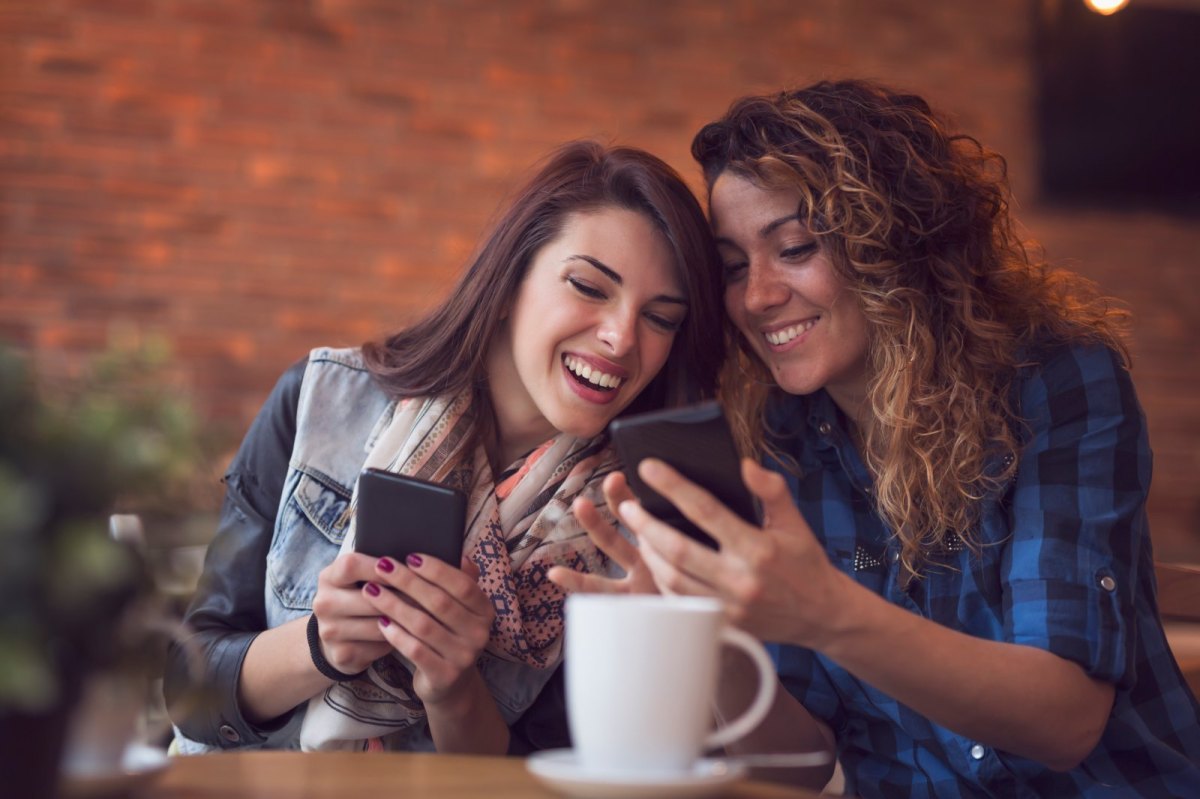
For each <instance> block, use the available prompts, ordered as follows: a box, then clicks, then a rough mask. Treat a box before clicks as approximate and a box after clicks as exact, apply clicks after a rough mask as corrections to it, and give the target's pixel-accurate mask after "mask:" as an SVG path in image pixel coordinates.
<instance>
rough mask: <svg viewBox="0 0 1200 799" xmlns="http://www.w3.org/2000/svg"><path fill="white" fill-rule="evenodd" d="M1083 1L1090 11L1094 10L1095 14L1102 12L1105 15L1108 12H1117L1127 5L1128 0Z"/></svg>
mask: <svg viewBox="0 0 1200 799" xmlns="http://www.w3.org/2000/svg"><path fill="white" fill-rule="evenodd" d="M1083 2H1084V4H1086V5H1087V7H1088V8H1090V9H1091V10H1092V11H1095V12H1096V13H1097V14H1103V15H1104V16H1106V17H1107V16H1108V15H1109V14H1115V13H1117V12H1118V11H1120V10H1121V9H1122V8H1124V7H1125V6H1127V5H1129V0H1083Z"/></svg>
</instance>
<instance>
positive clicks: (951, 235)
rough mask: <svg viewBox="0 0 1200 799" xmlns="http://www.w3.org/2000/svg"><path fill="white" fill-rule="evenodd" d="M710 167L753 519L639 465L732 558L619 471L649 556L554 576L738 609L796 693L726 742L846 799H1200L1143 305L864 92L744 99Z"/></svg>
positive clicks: (892, 106)
mask: <svg viewBox="0 0 1200 799" xmlns="http://www.w3.org/2000/svg"><path fill="white" fill-rule="evenodd" d="M692 153H693V155H694V156H695V157H696V159H697V160H698V161H699V162H700V164H701V166H702V167H703V170H704V175H705V179H706V181H707V184H708V188H709V203H710V212H711V213H710V217H711V219H710V221H711V223H712V225H713V229H714V232H715V234H716V237H717V242H718V246H719V249H720V250H721V252H722V256H723V260H724V263H725V279H726V286H725V304H726V310H727V312H728V314H729V317H730V319H731V320H732V322H733V327H734V328H736V333H735V334H734V335H735V338H736V348H737V355H736V357H735V358H734V359H733V360H732V362H731V363H730V365H729V367H728V368H727V370H726V374H725V375H724V379H723V382H722V392H723V396H724V399H725V402H726V406H727V408H728V409H729V410H730V411H731V415H732V417H733V420H734V423H735V427H736V428H737V429H738V431H739V436H740V437H741V438H742V439H743V443H744V444H745V445H746V448H747V450H748V451H749V452H751V453H753V454H756V455H759V456H763V457H765V458H766V460H767V462H768V465H770V466H773V467H774V469H773V470H767V469H763V468H760V467H758V466H756V465H755V464H753V463H752V462H750V461H747V462H746V464H745V467H744V470H743V477H744V479H745V481H746V484H747V485H748V486H749V487H750V489H751V490H752V491H753V492H754V493H755V494H756V495H757V496H758V497H759V498H760V499H761V501H762V504H763V509H764V511H765V514H764V519H765V521H764V523H763V524H762V525H761V527H756V526H753V525H748V524H746V523H744V522H742V521H741V520H740V519H738V518H737V517H736V516H734V515H733V514H732V513H731V512H729V511H728V510H727V509H725V508H724V507H722V506H720V505H719V504H718V503H717V502H716V501H715V500H714V499H713V498H712V497H711V496H709V495H707V494H705V493H704V492H703V491H701V490H700V489H698V488H697V487H695V486H694V485H692V484H690V483H688V482H687V481H686V480H684V479H683V478H682V477H680V476H679V475H678V474H677V473H675V472H673V471H672V470H670V469H669V468H668V467H667V466H666V465H665V464H662V463H661V462H656V461H643V462H642V464H641V465H640V466H639V469H640V474H641V476H642V477H643V478H644V479H645V480H646V482H647V483H649V484H650V485H651V486H652V487H654V488H656V489H657V490H658V491H660V492H661V493H662V494H664V495H666V496H667V497H669V498H670V499H672V500H673V501H674V502H675V504H676V505H677V506H678V507H679V508H680V510H682V511H683V513H684V514H685V515H686V516H688V517H689V518H690V519H692V520H693V521H695V522H696V523H697V524H698V525H700V526H701V527H702V528H704V529H705V530H706V531H707V532H708V533H709V534H710V535H711V536H712V537H713V538H715V539H716V540H717V542H718V543H719V545H720V548H719V549H718V550H712V549H708V548H706V547H703V546H701V545H700V544H698V543H696V542H694V541H691V540H689V539H687V538H685V537H684V536H682V535H681V534H680V533H678V532H677V531H675V530H673V529H672V528H670V527H669V526H667V525H666V524H664V523H662V522H660V521H659V520H657V519H654V518H653V517H652V516H650V515H649V514H647V513H646V512H645V511H644V510H642V509H641V508H640V507H639V506H638V505H637V504H636V503H635V502H633V501H630V500H631V496H630V495H629V493H628V489H627V488H626V486H625V484H624V483H623V481H622V479H621V478H619V477H610V478H609V481H608V483H607V484H606V489H607V490H608V492H609V501H610V505H612V506H617V505H618V504H619V508H620V514H621V517H622V519H623V520H624V521H625V523H626V524H627V525H628V526H629V527H630V528H631V529H632V530H633V531H634V533H635V534H636V535H637V538H638V542H639V547H638V548H636V549H635V548H634V547H633V546H632V545H629V544H627V543H624V542H623V541H622V540H621V539H618V538H616V537H615V536H614V535H613V533H612V531H611V530H608V529H605V528H604V527H603V526H602V525H598V524H597V525H592V529H591V530H590V531H591V533H592V536H593V538H595V539H596V540H597V543H598V544H600V545H601V546H602V547H603V548H604V549H606V550H607V551H609V552H610V553H611V554H612V555H613V556H614V558H615V559H616V560H617V561H618V562H619V563H621V564H622V565H624V566H625V567H626V569H627V571H628V572H629V576H628V577H627V578H626V579H625V581H624V582H622V583H617V584H614V583H612V582H607V583H606V582H604V581H603V580H601V579H600V578H579V579H575V578H572V577H570V576H568V575H564V574H563V573H561V572H556V573H555V574H554V578H555V579H557V580H560V581H562V582H563V583H564V584H566V585H568V586H569V587H574V588H599V589H602V590H622V589H623V590H637V589H640V588H641V589H644V588H656V589H658V590H661V591H670V592H675V593H695V594H709V595H715V596H718V597H721V598H722V599H724V600H725V602H726V603H727V605H728V608H729V613H730V615H731V617H732V619H733V620H734V621H735V622H737V623H739V624H740V625H741V626H743V627H745V628H746V629H748V630H750V631H751V632H754V633H755V634H757V635H759V636H761V637H762V638H764V639H766V640H768V641H774V642H779V644H778V645H777V647H776V659H777V666H778V668H779V674H780V679H781V682H782V683H783V685H784V686H785V687H786V688H787V689H788V691H787V692H781V698H779V699H777V700H776V707H775V709H774V712H773V715H772V716H770V717H769V718H768V721H767V722H765V723H764V725H763V726H762V727H761V728H760V729H759V731H757V733H756V734H755V735H754V736H753V737H751V738H748V739H744V740H743V741H742V742H741V743H740V744H739V748H741V749H742V750H753V749H759V750H762V749H766V750H773V751H780V750H787V749H790V748H812V747H820V748H827V749H829V750H831V751H836V753H837V756H838V759H839V760H840V762H841V765H842V767H843V770H844V772H845V775H846V784H847V788H848V792H849V793H852V794H854V795H859V796H906V797H908V796H939V797H947V796H950V797H955V796H1018V795H1020V796H1068V795H1070V796H1077V795H1078V796H1089V797H1091V796H1115V795H1131V794H1136V795H1142V796H1168V795H1170V796H1182V795H1189V796H1191V795H1195V796H1200V767H1198V766H1197V762H1200V720H1198V719H1200V708H1198V707H1197V704H1196V700H1195V698H1194V697H1192V696H1191V694H1190V693H1189V692H1188V689H1187V687H1186V685H1185V684H1184V682H1183V680H1182V678H1181V676H1180V673H1179V670H1178V667H1177V666H1176V664H1175V662H1174V660H1173V659H1172V656H1171V654H1170V651H1169V649H1168V648H1167V644H1166V641H1165V638H1164V635H1163V631H1162V627H1161V624H1160V623H1159V621H1158V618H1157V609H1156V600H1155V586H1154V576H1153V569H1152V558H1151V551H1150V540H1149V536H1148V530H1147V522H1146V512H1145V502H1146V495H1147V492H1148V490H1149V484H1150V457H1151V456H1150V449H1149V443H1148V438H1147V432H1146V425H1145V419H1144V417H1143V415H1142V412H1141V409H1140V407H1139V406H1138V402H1137V398H1136V396H1135V394H1134V390H1133V384H1132V382H1131V380H1130V376H1129V372H1128V367H1129V359H1128V355H1127V351H1126V348H1125V346H1124V345H1123V343H1122V340H1121V327H1122V324H1123V322H1124V319H1125V314H1124V312H1122V311H1120V310H1119V309H1117V308H1114V307H1113V306H1112V305H1111V303H1109V302H1108V301H1107V300H1105V299H1104V298H1101V297H1099V296H1097V295H1096V293H1095V292H1094V291H1093V290H1092V287H1091V286H1090V285H1089V284H1088V283H1087V282H1086V281H1084V280H1083V279H1081V278H1079V277H1078V276H1075V275H1071V274H1069V273H1065V272H1060V271H1055V270H1052V269H1050V268H1049V267H1048V266H1047V265H1045V264H1044V263H1042V262H1041V261H1040V260H1038V259H1036V258H1034V257H1032V256H1031V255H1030V253H1029V252H1028V251H1027V250H1026V249H1025V247H1024V246H1023V245H1022V243H1021V242H1020V240H1019V239H1018V238H1017V235H1016V233H1015V231H1014V223H1013V220H1012V217H1011V216H1010V200H1009V192H1008V186H1007V183H1006V179H1005V162H1004V160H1003V159H1002V158H1001V157H1000V156H999V155H997V154H995V153H993V152H991V151H989V150H987V149H986V148H984V147H983V146H982V145H981V144H980V143H979V142H978V141H977V140H975V139H974V138H972V137H970V136H965V135H961V134H957V133H954V132H952V131H951V130H950V129H949V128H948V127H947V126H946V124H945V123H944V122H943V121H942V120H941V119H940V118H939V117H938V116H937V115H935V114H934V113H933V112H932V111H931V109H930V107H929V105H928V104H927V103H926V102H925V101H924V100H923V99H921V98H920V97H918V96H915V95H912V94H904V93H899V92H896V91H893V90H890V89H888V88H886V87H884V86H881V85H878V84H874V83H870V82H865V81H840V82H823V83H818V84H815V85H813V86H810V87H808V88H805V89H801V90H797V91H788V92H782V93H779V94H774V95H769V96H762V97H748V98H743V99H741V100H738V101H737V102H735V103H734V104H733V105H732V107H731V108H730V109H729V111H728V112H727V113H726V114H725V115H724V116H723V117H722V118H721V119H719V120H717V121H716V122H713V123H711V124H709V125H707V126H705V127H704V128H703V129H702V130H701V131H700V132H699V134H697V136H696V138H695V140H694V141H693V143H692ZM618 500H623V501H620V502H618ZM581 518H587V514H584V515H583V516H582V517H581ZM739 668H740V667H739V666H737V665H736V664H734V665H731V667H730V669H731V670H730V671H729V672H728V673H727V674H726V676H725V678H724V679H723V681H722V685H723V690H722V696H721V698H720V702H719V704H720V707H719V708H718V713H721V712H723V711H726V710H728V712H730V713H735V712H737V709H738V703H739V701H741V700H743V699H744V697H743V694H744V691H743V690H742V687H741V686H742V683H743V682H745V683H747V684H749V685H753V680H752V679H748V680H745V681H742V680H739V679H738V678H737V676H738V669H739ZM793 776H797V777H798V778H801V779H807V780H815V781H816V782H817V783H818V784H819V783H820V781H821V780H823V779H824V777H825V776H826V775H824V774H812V773H807V774H798V775H793Z"/></svg>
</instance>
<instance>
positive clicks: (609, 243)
mask: <svg viewBox="0 0 1200 799" xmlns="http://www.w3.org/2000/svg"><path fill="white" fill-rule="evenodd" d="M719 303H720V270H719V262H718V259H717V255H716V251H715V249H714V247H713V243H712V239H711V235H710V233H709V230H708V225H707V222H706V220H705V218H704V215H703V212H702V210H701V208H700V206H699V204H698V203H697V201H696V200H695V198H694V197H693V196H692V194H691V192H690V191H689V189H688V188H687V186H686V185H685V184H684V183H683V182H682V181H681V180H680V179H679V177H678V175H677V174H676V173H675V172H674V171H673V170H671V168H670V167H668V166H667V165H666V164H665V163H663V162H662V161H661V160H659V159H657V158H655V157H654V156H652V155H650V154H648V153H645V152H643V151H640V150H636V149H630V148H621V147H618V148H606V147H603V146H601V145H598V144H595V143H589V142H579V143H573V144H569V145H566V146H564V147H562V148H561V149H559V150H558V151H556V152H555V153H554V154H553V155H552V156H551V157H550V158H549V160H548V161H546V163H545V164H544V165H543V166H542V168H541V169H540V170H539V171H538V172H537V174H536V175H535V176H534V177H533V179H532V180H531V181H530V182H529V184H528V185H527V186H526V187H525V188H524V190H522V191H521V192H520V193H519V194H518V195H517V196H516V197H515V198H514V199H513V200H512V201H511V203H510V204H509V206H508V209H507V211H506V212H505V213H504V214H503V215H502V217H501V218H500V220H499V222H498V224H497V225H496V226H495V228H494V230H493V231H492V233H491V234H490V236H489V237H488V238H487V240H486V241H485V242H484V244H483V246H482V247H481V248H480V250H479V253H478V255H477V257H476V258H475V260H474V262H473V263H472V264H471V265H470V267H469V268H468V269H467V271H466V273H465V274H464V275H463V276H462V278H461V279H460V280H459V282H458V285H457V286H456V287H455V289H454V290H453V291H452V292H451V293H450V295H449V296H448V298H447V299H446V300H445V301H443V302H442V303H441V304H440V305H439V306H437V307H436V308H435V309H434V310H433V311H431V312H430V313H429V314H428V315H427V316H425V318H423V319H421V320H420V321H418V322H416V323H415V324H413V325H411V326H409V327H408V328H406V329H404V330H402V331H400V332H399V333H396V334H395V335H392V336H390V337H388V338H386V339H384V340H382V341H377V342H372V343H369V344H366V345H364V346H363V347H362V348H361V349H357V348H356V349H342V350H333V349H317V350H314V351H313V352H312V353H310V355H309V356H308V358H307V359H306V360H305V361H304V362H302V363H300V364H297V365H296V366H295V367H293V368H292V369H291V370H289V371H288V373H287V374H285V376H284V377H283V378H282V379H281V380H280V382H279V384H278V385H277V386H276V388H275V391H274V392H273V393H272V395H271V397H270V399H268V401H267V404H266V406H265V407H264V408H263V410H262V411H261V412H260V414H259V416H258V418H257V419H256V420H255V422H254V425H253V426H252V428H251V430H250V432H249V434H248V435H247V437H246V439H245V441H244V443H243V445H242V448H241V450H240V451H239V452H238V454H237V456H236V458H235V459H234V462H233V464H232V465H231V467H230V469H229V471H228V473H227V474H226V487H227V493H226V501H225V506H224V510H223V513H222V520H221V527H220V529H219V531H218V533H217V535H216V538H215V539H214V541H213V542H212V544H211V547H210V551H209V556H208V560H207V562H206V566H205V571H204V575H203V577H202V579H201V583H200V587H199V590H198V592H197V595H196V597H195V599H194V601H193V602H192V605H191V607H190V609H189V611H188V613H187V619H186V620H187V622H188V624H189V625H190V626H191V627H192V629H193V630H194V634H193V636H192V639H191V640H190V641H188V642H186V643H185V645H184V646H182V647H179V648H177V649H175V650H173V651H172V656H171V662H170V664H169V668H168V671H167V675H166V693H167V697H168V703H169V706H170V707H171V709H172V718H173V719H174V721H175V723H176V727H177V732H178V736H177V743H178V748H179V749H180V750H181V751H184V752H193V751H204V750H206V749H210V748H214V747H223V748H228V747H234V746H288V747H297V746H298V747H301V748H305V749H331V748H334V749H346V748H352V749H409V750H421V749H424V750H431V749H432V750H437V751H447V752H481V753H503V752H505V751H507V750H514V751H517V750H520V749H521V748H522V747H527V746H529V745H530V742H529V741H526V740H522V739H523V738H527V737H528V736H527V735H526V734H525V732H524V731H523V729H522V727H521V722H520V720H521V719H522V717H523V716H525V715H526V713H527V711H528V710H529V708H530V707H531V706H532V705H533V704H534V703H535V700H536V699H537V698H538V696H539V693H540V692H541V691H542V689H543V686H544V685H545V684H546V682H547V680H548V679H549V678H550V676H551V675H552V674H553V673H554V671H555V669H556V667H557V666H558V664H559V661H560V659H561V657H562V612H561V606H562V601H563V593H562V591H561V589H559V588H558V587H557V586H555V585H554V584H552V583H550V582H548V581H547V580H546V579H545V572H546V570H547V569H548V568H549V567H550V566H552V565H566V566H569V567H571V568H573V569H581V570H586V571H604V570H605V568H606V560H605V558H604V557H603V555H602V554H601V553H598V552H597V551H596V549H595V548H594V546H593V545H592V544H591V542H590V541H589V539H588V537H587V536H586V535H584V534H583V531H582V529H581V527H580V525H579V524H578V523H577V522H576V520H575V519H574V516H573V515H572V513H571V511H570V505H571V503H572V501H573V500H574V499H575V498H576V497H578V496H582V495H594V494H597V491H596V487H597V485H598V483H599V481H600V480H601V479H602V478H603V477H604V476H605V475H607V474H608V473H610V472H611V471H612V470H613V469H614V461H613V457H612V456H611V454H610V452H609V450H608V446H607V441H606V439H605V437H604V435H603V433H604V430H605V427H606V426H607V424H608V422H609V421H611V420H612V419H613V418H614V417H616V416H618V415H620V414H622V413H626V412H629V411H631V410H634V409H650V408H661V407H664V406H668V405H675V404H680V403H683V402H687V401H690V400H695V399H698V398H701V397H705V396H709V395H711V394H712V393H713V391H714V388H715V383H716V376H717V370H718V367H719V365H720V363H721V359H722V354H723V347H722V342H721V337H720V333H719V332H718V333H716V334H714V333H713V330H714V329H716V330H717V331H719V330H720V327H719V325H718V326H716V327H715V328H714V325H713V320H714V319H719V318H720V305H719ZM368 467H374V468H382V469H386V470H390V471H393V472H398V473H401V474H406V475H412V476H415V477H418V478H423V479H425V480H430V481H433V482H436V483H440V484H443V485H448V486H453V487H456V488H459V489H461V490H463V491H464V492H465V493H466V494H467V495H468V497H469V500H468V509H467V529H465V530H464V531H463V536H464V539H465V542H464V552H465V553H466V554H465V556H464V558H463V561H462V563H461V564H460V563H443V562H441V561H439V560H437V559H436V558H433V557H430V556H427V555H424V553H417V554H414V555H411V556H409V557H408V558H407V559H406V560H405V561H404V562H398V561H396V560H394V559H392V558H386V557H385V558H373V557H368V556H366V555H363V554H359V553H356V552H354V548H353V542H354V538H355V509H356V500H357V491H356V481H357V478H358V475H359V473H360V472H361V471H362V470H363V469H364V468H368ZM187 652H200V653H201V657H200V661H201V662H202V663H203V665H204V667H205V668H204V674H203V675H199V676H197V675H192V674H191V673H190V672H189V670H188V663H187V661H188V658H187V657H186V656H185V653H187ZM200 683H205V684H207V685H209V686H210V691H209V694H208V695H203V694H202V697H205V698H206V700H207V701H199V702H197V701H195V700H194V699H189V695H191V694H194V693H195V691H194V689H195V688H196V687H197V685H198V684H200ZM533 743H534V744H536V742H533Z"/></svg>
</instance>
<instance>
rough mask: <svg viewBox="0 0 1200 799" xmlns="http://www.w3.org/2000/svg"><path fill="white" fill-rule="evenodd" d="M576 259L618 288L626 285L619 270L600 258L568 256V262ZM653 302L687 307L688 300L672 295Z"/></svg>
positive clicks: (655, 299)
mask: <svg viewBox="0 0 1200 799" xmlns="http://www.w3.org/2000/svg"><path fill="white" fill-rule="evenodd" d="M574 258H578V259H579V260H580V261H583V262H585V263H588V264H591V265H592V266H593V267H594V268H595V269H597V270H598V271H599V272H601V273H602V274H603V275H604V276H605V277H607V278H608V279H609V280H611V281H612V282H614V283H616V284H617V285H618V286H624V285H625V278H623V277H621V274H620V273H619V272H617V270H615V269H613V268H612V267H611V266H609V265H608V264H606V263H604V262H603V261H601V260H600V259H599V258H593V257H592V256H590V255H571V256H568V257H567V258H566V260H568V261H570V260H572V259H574ZM652 302H669V303H673V304H675V305H683V306H687V300H685V299H684V298H683V297H673V296H671V295H670V294H659V295H658V296H657V297H655V298H654V299H653V300H652Z"/></svg>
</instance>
